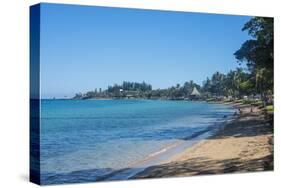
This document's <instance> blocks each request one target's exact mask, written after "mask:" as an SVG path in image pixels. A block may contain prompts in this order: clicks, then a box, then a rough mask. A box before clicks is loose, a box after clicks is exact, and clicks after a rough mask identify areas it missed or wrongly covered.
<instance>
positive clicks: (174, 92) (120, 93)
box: [74, 81, 200, 99]
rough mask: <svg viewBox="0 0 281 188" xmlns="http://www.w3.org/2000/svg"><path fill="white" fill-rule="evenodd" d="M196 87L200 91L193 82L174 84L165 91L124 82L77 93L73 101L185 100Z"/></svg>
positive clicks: (136, 83)
mask: <svg viewBox="0 0 281 188" xmlns="http://www.w3.org/2000/svg"><path fill="white" fill-rule="evenodd" d="M194 87H196V88H197V89H199V90H200V85H198V84H196V83H194V82H193V81H189V82H185V83H184V84H183V85H182V86H181V85H180V84H176V85H175V86H172V87H169V88H167V89H154V90H153V89H152V86H151V85H150V84H147V83H145V82H142V83H138V82H126V81H124V82H123V84H121V85H118V84H114V85H113V86H108V88H107V89H106V90H101V89H100V90H99V91H97V89H95V91H89V92H87V93H85V94H82V93H77V94H76V95H75V96H74V99H90V98H148V99H156V98H157V99H158V98H162V99H184V98H187V97H188V96H189V95H190V93H191V92H192V90H193V88H194Z"/></svg>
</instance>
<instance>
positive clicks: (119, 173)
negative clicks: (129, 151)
mask: <svg viewBox="0 0 281 188" xmlns="http://www.w3.org/2000/svg"><path fill="white" fill-rule="evenodd" d="M200 102H206V101H200ZM234 116H235V115H234V113H233V114H232V115H230V116H228V117H221V118H218V119H217V122H216V123H214V124H212V125H210V126H209V127H208V128H206V129H204V130H201V131H198V132H194V133H193V134H191V135H189V136H186V137H184V138H182V140H178V141H175V142H173V143H171V144H169V145H167V146H165V147H164V148H162V149H160V150H159V151H158V152H155V153H151V154H150V155H148V156H147V158H145V159H143V160H141V161H137V162H136V163H134V164H132V165H131V166H130V167H128V168H127V169H121V170H116V171H114V172H112V173H109V174H107V175H105V176H103V177H100V178H98V180H97V181H112V180H128V179H134V177H135V176H136V175H138V174H140V173H142V172H144V171H145V170H146V169H148V168H150V167H151V166H155V165H161V164H163V163H164V162H165V161H167V160H169V159H170V158H172V157H173V156H175V155H177V154H179V153H181V152H184V151H185V150H186V149H188V148H191V147H193V146H194V145H196V144H198V143H200V142H202V141H204V140H206V139H209V138H210V137H212V136H214V135H216V134H217V132H218V131H220V130H221V129H222V128H223V127H224V126H225V124H227V123H228V122H231V121H233V120H234Z"/></svg>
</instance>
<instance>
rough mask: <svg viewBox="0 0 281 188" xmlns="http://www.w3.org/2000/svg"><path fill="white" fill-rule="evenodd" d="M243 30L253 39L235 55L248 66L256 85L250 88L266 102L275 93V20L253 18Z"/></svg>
mask: <svg viewBox="0 0 281 188" xmlns="http://www.w3.org/2000/svg"><path fill="white" fill-rule="evenodd" d="M242 30H243V31H248V33H249V35H250V36H251V37H252V39H250V40H247V41H245V42H244V43H243V44H242V46H241V48H240V49H239V50H237V51H236V52H235V53H234V55H235V57H236V59H237V60H238V61H239V62H246V64H247V67H248V69H249V71H250V73H251V76H252V80H254V85H252V84H248V86H251V87H252V88H254V89H255V90H256V92H258V93H260V94H261V96H262V98H263V100H266V96H267V95H268V93H273V92H272V91H273V43H274V37H273V18H262V17H255V18H252V19H251V20H250V21H248V22H247V23H246V24H245V25H244V27H243V29H242ZM244 86H245V85H244Z"/></svg>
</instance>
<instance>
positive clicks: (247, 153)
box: [129, 102, 273, 179]
mask: <svg viewBox="0 0 281 188" xmlns="http://www.w3.org/2000/svg"><path fill="white" fill-rule="evenodd" d="M221 103H222V102H221ZM222 104H225V105H231V106H232V107H233V108H235V109H237V110H238V109H240V110H241V113H240V114H237V115H233V116H232V117H233V118H234V120H232V121H230V122H227V121H226V122H224V123H222V124H223V125H222V128H220V130H218V131H216V132H215V134H214V135H212V136H210V137H208V138H205V139H203V140H201V141H199V142H198V143H195V144H194V145H192V146H190V147H187V148H185V149H184V150H183V151H181V152H178V153H176V154H175V155H173V156H172V157H170V158H169V159H167V160H165V161H163V162H161V163H160V164H158V165H154V166H149V167H147V168H145V169H144V170H142V171H141V172H139V173H137V174H135V175H133V176H132V177H130V178H129V179H140V178H160V177H185V176H193V175H203V174H221V173H234V172H237V173H242V172H255V171H264V170H273V125H272V122H269V121H270V120H267V119H266V118H265V117H264V115H263V114H262V112H261V110H260V109H258V107H255V106H251V105H247V104H239V103H222Z"/></svg>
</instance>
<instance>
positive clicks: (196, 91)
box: [190, 87, 200, 95]
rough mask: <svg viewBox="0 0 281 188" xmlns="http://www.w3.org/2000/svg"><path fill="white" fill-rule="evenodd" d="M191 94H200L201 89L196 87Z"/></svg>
mask: <svg viewBox="0 0 281 188" xmlns="http://www.w3.org/2000/svg"><path fill="white" fill-rule="evenodd" d="M190 95H200V93H199V91H198V90H197V88H196V87H194V88H193V90H192V92H191V94H190Z"/></svg>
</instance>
